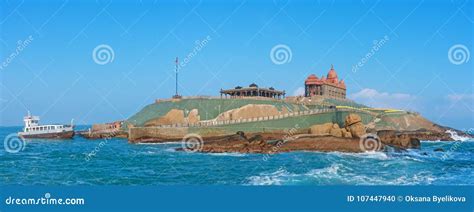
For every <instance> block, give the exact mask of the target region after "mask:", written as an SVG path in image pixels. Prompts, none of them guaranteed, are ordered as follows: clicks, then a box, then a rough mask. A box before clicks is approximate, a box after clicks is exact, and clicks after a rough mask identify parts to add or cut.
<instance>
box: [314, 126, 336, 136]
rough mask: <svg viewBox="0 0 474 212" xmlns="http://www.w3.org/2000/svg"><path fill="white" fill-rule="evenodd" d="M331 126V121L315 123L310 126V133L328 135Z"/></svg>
mask: <svg viewBox="0 0 474 212" xmlns="http://www.w3.org/2000/svg"><path fill="white" fill-rule="evenodd" d="M332 127H333V123H325V124H316V125H313V126H311V128H310V133H311V134H314V135H328V134H329V133H330V130H331V129H332Z"/></svg>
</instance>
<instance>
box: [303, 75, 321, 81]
mask: <svg viewBox="0 0 474 212" xmlns="http://www.w3.org/2000/svg"><path fill="white" fill-rule="evenodd" d="M306 79H307V80H315V79H318V77H317V76H316V75H314V74H311V75H309V76H308V78H306Z"/></svg>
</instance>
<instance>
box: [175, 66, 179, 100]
mask: <svg viewBox="0 0 474 212" xmlns="http://www.w3.org/2000/svg"><path fill="white" fill-rule="evenodd" d="M175 62H176V70H175V74H176V84H175V86H176V87H175V90H176V94H175V96H176V97H178V57H176V61H175Z"/></svg>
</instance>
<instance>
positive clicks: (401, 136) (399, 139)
mask: <svg viewBox="0 0 474 212" xmlns="http://www.w3.org/2000/svg"><path fill="white" fill-rule="evenodd" d="M377 135H378V136H379V138H380V141H381V142H382V143H384V144H386V145H390V146H394V147H400V148H419V147H420V140H419V139H418V138H417V137H416V134H410V133H403V132H398V131H395V130H381V131H378V132H377Z"/></svg>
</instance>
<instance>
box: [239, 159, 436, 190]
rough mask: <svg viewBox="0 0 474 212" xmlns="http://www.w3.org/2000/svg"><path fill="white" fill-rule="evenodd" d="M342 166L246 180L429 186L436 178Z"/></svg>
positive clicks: (275, 174) (249, 181)
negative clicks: (363, 171) (375, 172)
mask: <svg viewBox="0 0 474 212" xmlns="http://www.w3.org/2000/svg"><path fill="white" fill-rule="evenodd" d="M360 172H361V171H359V170H357V169H352V168H350V167H348V166H344V165H343V164H339V163H333V164H331V165H330V166H327V167H324V168H319V169H312V170H309V171H308V172H305V173H301V174H296V173H291V172H288V171H287V170H286V169H279V170H277V171H275V172H271V173H261V174H259V175H257V176H251V177H249V178H248V183H247V184H249V185H293V184H299V183H302V184H316V185H341V184H346V185H420V184H421V185H429V184H432V183H433V182H434V181H435V180H436V178H435V177H434V176H433V175H432V174H431V173H429V172H419V173H414V174H411V175H407V174H405V175H401V176H395V174H393V173H382V172H381V173H380V174H377V175H374V174H371V173H360Z"/></svg>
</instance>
